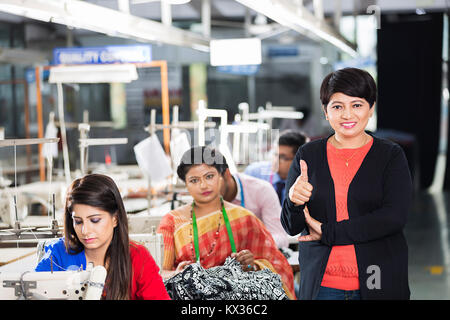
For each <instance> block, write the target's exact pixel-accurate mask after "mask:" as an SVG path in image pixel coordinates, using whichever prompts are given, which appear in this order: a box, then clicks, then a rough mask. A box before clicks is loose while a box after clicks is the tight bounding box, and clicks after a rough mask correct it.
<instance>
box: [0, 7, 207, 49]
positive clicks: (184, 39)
mask: <svg viewBox="0 0 450 320" xmlns="http://www.w3.org/2000/svg"><path fill="white" fill-rule="evenodd" d="M0 11H4V12H8V13H11V14H15V15H19V16H24V17H27V18H31V19H36V20H41V21H45V22H53V23H59V24H63V25H67V26H68V27H72V28H80V29H86V30H90V31H94V32H98V33H104V34H107V35H109V36H113V37H121V38H128V39H134V40H137V41H140V42H158V43H164V44H169V45H176V46H182V47H190V48H193V49H196V50H200V51H204V52H208V51H209V41H210V39H209V37H205V36H204V35H201V34H199V33H195V32H190V31H186V30H183V29H180V28H176V27H173V26H167V25H164V24H163V23H160V22H157V21H152V20H148V19H145V18H141V17H137V16H133V15H130V14H129V13H126V12H123V11H119V10H113V9H109V8H105V7H102V6H99V5H94V4H91V3H88V2H85V1H80V0H2V1H1V3H0Z"/></svg>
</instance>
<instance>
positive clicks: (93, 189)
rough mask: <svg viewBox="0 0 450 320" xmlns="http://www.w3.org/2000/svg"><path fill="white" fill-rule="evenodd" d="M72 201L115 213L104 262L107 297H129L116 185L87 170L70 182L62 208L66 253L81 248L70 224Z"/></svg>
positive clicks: (127, 262) (124, 225)
mask: <svg viewBox="0 0 450 320" xmlns="http://www.w3.org/2000/svg"><path fill="white" fill-rule="evenodd" d="M75 204H84V205H88V206H92V207H95V208H98V209H100V210H103V211H106V212H108V213H109V214H110V215H111V216H116V218H117V226H116V227H115V228H114V233H113V238H112V240H111V243H110V245H109V247H108V249H107V250H106V254H105V259H104V264H105V265H106V262H108V270H107V271H108V273H107V276H106V282H105V284H106V288H107V289H106V299H108V300H128V299H129V295H130V286H131V278H132V275H131V271H132V270H131V259H130V242H129V237H128V218H127V213H126V211H125V207H124V205H123V201H122V197H121V196H120V192H119V189H118V188H117V185H116V184H115V182H114V181H113V180H112V179H111V178H110V177H108V176H105V175H101V174H89V175H86V176H84V177H82V178H79V179H76V180H74V181H73V182H72V184H71V185H70V187H69V190H68V192H67V196H66V204H65V208H64V237H65V239H64V240H65V246H66V251H67V252H68V253H69V254H77V253H79V252H81V251H83V249H84V246H83V244H82V243H81V242H80V240H79V239H78V236H77V234H76V232H75V229H74V226H73V218H72V212H73V206H74V205H75Z"/></svg>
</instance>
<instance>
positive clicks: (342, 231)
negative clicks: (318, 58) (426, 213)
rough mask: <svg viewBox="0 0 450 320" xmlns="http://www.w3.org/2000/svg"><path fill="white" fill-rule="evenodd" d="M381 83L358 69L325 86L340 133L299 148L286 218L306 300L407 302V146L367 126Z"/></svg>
mask: <svg viewBox="0 0 450 320" xmlns="http://www.w3.org/2000/svg"><path fill="white" fill-rule="evenodd" d="M376 97H377V93H376V84H375V81H374V79H373V78H372V76H371V75H370V74H369V73H368V72H366V71H364V70H360V69H356V68H345V69H342V70H337V71H335V72H332V73H330V74H329V75H327V76H326V77H325V78H324V80H323V82H322V86H321V88H320V99H321V102H322V106H323V111H324V114H325V117H326V119H327V120H328V122H329V123H330V126H331V127H332V129H333V130H334V133H333V134H332V135H330V136H329V137H327V138H325V139H320V140H315V141H312V142H309V143H307V144H305V145H303V146H301V147H300V148H299V150H298V151H297V154H296V157H295V159H294V161H293V162H292V165H291V167H290V169H289V174H288V179H287V184H286V190H287V192H286V199H285V201H284V203H283V209H282V213H281V222H282V225H283V227H284V228H285V230H286V231H287V232H288V233H289V234H290V235H297V234H299V233H301V235H300V237H299V264H300V270H301V273H302V276H301V278H300V299H334V300H344V299H409V297H410V290H409V285H408V247H407V244H406V240H405V237H404V235H403V228H404V226H405V223H406V220H407V215H408V212H409V209H410V204H411V200H412V182H411V176H410V172H409V169H408V163H407V161H406V158H405V155H404V152H403V150H402V149H401V147H400V146H399V145H397V144H395V143H394V142H391V141H388V140H384V139H380V138H377V137H375V136H373V135H372V134H370V133H369V132H366V131H365V128H366V126H367V123H368V121H369V119H370V117H372V115H373V113H374V108H375V102H376Z"/></svg>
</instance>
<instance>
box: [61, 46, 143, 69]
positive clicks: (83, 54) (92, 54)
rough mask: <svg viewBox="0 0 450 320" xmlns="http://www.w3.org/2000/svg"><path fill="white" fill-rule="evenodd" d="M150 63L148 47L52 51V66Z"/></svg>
mask: <svg viewBox="0 0 450 320" xmlns="http://www.w3.org/2000/svg"><path fill="white" fill-rule="evenodd" d="M150 61H152V50H151V46H150V45H123V46H105V47H75V48H55V49H53V64H54V65H58V64H107V63H144V62H150Z"/></svg>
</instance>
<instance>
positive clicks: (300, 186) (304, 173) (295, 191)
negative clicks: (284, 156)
mask: <svg viewBox="0 0 450 320" xmlns="http://www.w3.org/2000/svg"><path fill="white" fill-rule="evenodd" d="M300 170H301V174H300V176H298V177H297V180H295V183H294V184H293V185H292V186H291V188H290V189H289V200H291V201H292V202H293V203H294V204H295V205H296V206H300V205H303V204H305V203H306V202H308V201H309V198H310V197H311V194H312V190H313V186H312V185H311V184H310V183H309V182H308V165H307V163H306V161H305V160H300Z"/></svg>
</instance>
